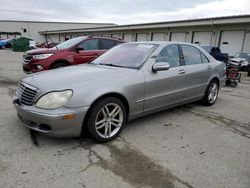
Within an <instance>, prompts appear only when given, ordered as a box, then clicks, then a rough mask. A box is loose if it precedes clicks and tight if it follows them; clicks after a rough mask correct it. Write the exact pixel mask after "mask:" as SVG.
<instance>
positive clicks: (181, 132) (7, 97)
mask: <svg viewBox="0 0 250 188" xmlns="http://www.w3.org/2000/svg"><path fill="white" fill-rule="evenodd" d="M21 56H22V53H14V52H10V51H6V50H0V96H1V97H0V187H1V188H10V187H25V188H27V187H36V188H40V187H41V188H44V187H53V188H57V187H60V188H61V187H88V188H92V187H93V188H102V187H105V188H106V187H116V188H119V187H170V188H173V187H178V188H192V187H195V188H198V187H199V188H200V187H206V188H207V187H208V188H209V187H211V188H220V187H232V188H236V187H237V188H243V187H244V188H249V187H250V77H246V74H245V73H244V74H243V76H242V82H241V83H240V84H239V86H238V87H237V88H230V87H224V88H223V89H222V90H221V92H220V94H219V98H218V101H217V103H216V104H215V105H214V106H211V107H205V106H202V105H200V104H198V103H197V104H196V103H194V104H188V105H184V106H181V107H177V108H174V109H170V110H167V111H163V112H160V113H157V114H154V115H150V116H147V117H143V118H140V119H137V120H134V121H132V122H129V123H128V124H127V126H126V127H125V128H124V129H123V131H122V133H121V135H120V137H118V138H117V139H116V140H115V141H113V142H110V143H107V144H96V143H94V142H93V141H92V140H91V139H88V138H81V139H80V138H72V139H55V138H50V137H46V136H43V135H36V136H35V137H36V139H37V142H38V144H39V146H36V145H35V144H34V143H33V142H32V139H31V136H30V132H29V130H28V129H27V128H25V127H24V126H23V125H22V123H21V122H20V121H19V120H18V118H17V115H16V112H15V110H14V107H13V105H12V100H11V98H12V95H13V93H14V92H15V88H16V85H17V83H18V81H19V80H20V79H21V78H22V77H24V76H25V74H24V73H23V72H22V66H21V60H22V57H21Z"/></svg>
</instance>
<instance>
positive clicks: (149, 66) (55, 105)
mask: <svg viewBox="0 0 250 188" xmlns="http://www.w3.org/2000/svg"><path fill="white" fill-rule="evenodd" d="M225 79H226V77H225V65H224V63H222V62H219V61H216V60H215V59H214V58H213V57H211V56H210V55H209V54H208V53H207V52H206V51H205V50H203V49H202V48H200V47H198V46H195V45H192V44H187V43H179V42H134V43H125V44H121V45H119V46H116V47H114V48H113V49H111V50H110V51H108V52H106V53H105V54H104V55H102V56H100V57H98V58H97V59H95V60H94V61H92V62H91V63H89V64H85V65H77V66H71V67H66V68H60V69H55V70H50V71H47V72H44V73H36V74H33V75H30V76H28V77H26V78H24V79H23V80H22V81H21V82H20V84H19V86H18V88H17V91H16V94H15V96H14V100H13V103H14V105H15V108H16V111H17V114H18V117H19V118H20V120H21V121H22V122H23V123H24V124H25V125H26V126H27V127H28V128H30V129H33V130H36V131H38V132H42V133H44V134H47V135H51V136H57V137H77V136H80V135H81V133H83V132H84V131H88V132H89V134H90V136H91V137H92V138H93V139H94V140H95V141H97V142H107V141H110V140H112V139H114V138H115V137H117V136H118V135H119V133H120V132H121V130H122V128H123V126H124V124H125V123H126V122H127V121H129V120H131V119H134V118H137V117H140V116H144V115H147V114H150V113H154V112H157V111H161V110H164V109H167V108H171V107H174V106H178V105H182V104H186V103H190V102H193V101H201V102H202V103H203V104H205V105H212V104H214V103H215V101H216V99H217V97H218V92H219V89H220V88H221V86H222V85H223V84H224V81H225Z"/></svg>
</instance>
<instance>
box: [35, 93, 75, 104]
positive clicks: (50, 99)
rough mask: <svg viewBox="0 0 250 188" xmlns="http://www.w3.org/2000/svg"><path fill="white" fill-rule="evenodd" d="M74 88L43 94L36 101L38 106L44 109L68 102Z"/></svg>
mask: <svg viewBox="0 0 250 188" xmlns="http://www.w3.org/2000/svg"><path fill="white" fill-rule="evenodd" d="M72 95H73V91H72V90H64V91H55V92H50V93H47V94H45V95H43V96H42V97H41V98H40V99H39V100H38V101H37V103H36V107H38V108H44V109H56V108H60V107H62V106H63V105H64V104H66V103H67V102H68V101H69V99H70V98H71V96H72Z"/></svg>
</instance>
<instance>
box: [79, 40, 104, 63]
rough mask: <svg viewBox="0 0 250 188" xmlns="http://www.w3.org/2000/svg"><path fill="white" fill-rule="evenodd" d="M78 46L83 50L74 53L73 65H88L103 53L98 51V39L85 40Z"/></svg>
mask: <svg viewBox="0 0 250 188" xmlns="http://www.w3.org/2000/svg"><path fill="white" fill-rule="evenodd" d="M79 46H80V47H83V50H81V51H79V52H75V54H74V62H75V64H82V63H88V62H90V61H92V60H94V59H95V58H96V57H98V56H99V55H101V54H103V53H104V52H105V51H104V50H99V44H98V39H88V40H85V41H83V42H82V43H81V44H79Z"/></svg>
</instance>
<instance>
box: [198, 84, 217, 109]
mask: <svg viewBox="0 0 250 188" xmlns="http://www.w3.org/2000/svg"><path fill="white" fill-rule="evenodd" d="M218 93H219V84H218V82H216V81H215V80H212V81H211V82H210V83H209V85H208V87H207V89H206V92H205V95H204V97H203V99H202V103H203V104H204V105H206V106H211V105H213V104H214V103H215V102H216V100H217V98H218Z"/></svg>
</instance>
